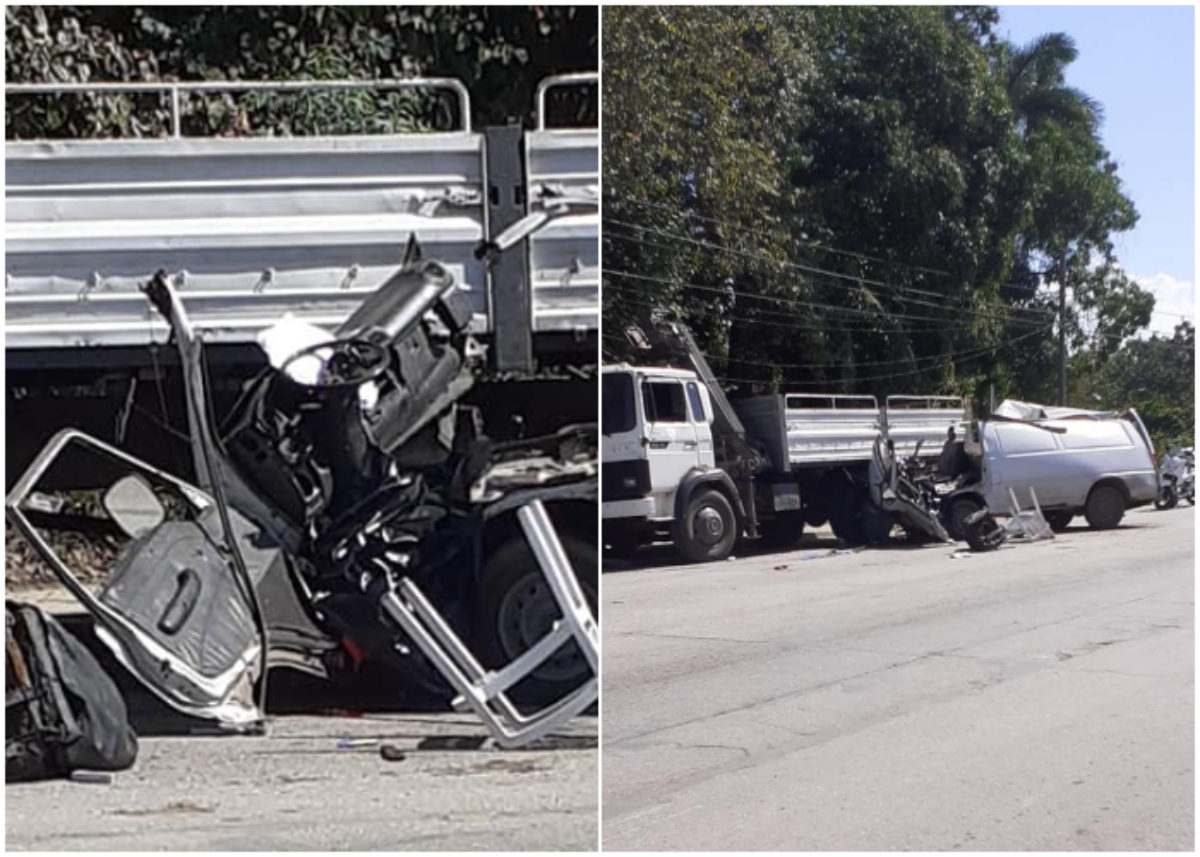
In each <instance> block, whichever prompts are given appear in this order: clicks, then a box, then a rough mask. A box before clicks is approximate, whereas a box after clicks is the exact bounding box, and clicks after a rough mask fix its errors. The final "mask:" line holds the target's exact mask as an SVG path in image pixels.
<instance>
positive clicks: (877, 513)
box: [859, 502, 894, 547]
mask: <svg viewBox="0 0 1200 857" xmlns="http://www.w3.org/2000/svg"><path fill="white" fill-rule="evenodd" d="M859 520H860V521H861V522H862V524H861V526H862V534H863V538H864V539H865V540H866V543H867V544H869V545H872V546H874V547H878V546H879V545H886V544H888V543H889V542H890V541H891V540H892V524H893V523H894V522H893V521H892V516H891V515H889V514H888V513H887V512H885V511H884V510H883V509H880V508H879V507H878V506H876V505H875V504H874V503H871V502H866V503H863V505H862V509H861V511H860V514H859Z"/></svg>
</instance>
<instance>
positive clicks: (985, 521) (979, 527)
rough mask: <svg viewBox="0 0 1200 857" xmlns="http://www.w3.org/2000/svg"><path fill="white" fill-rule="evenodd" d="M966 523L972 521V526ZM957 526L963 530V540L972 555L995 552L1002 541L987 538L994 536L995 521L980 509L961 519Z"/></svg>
mask: <svg viewBox="0 0 1200 857" xmlns="http://www.w3.org/2000/svg"><path fill="white" fill-rule="evenodd" d="M968 521H974V522H975V524H974V526H972V525H971V524H969V523H967V522H968ZM959 525H960V526H961V527H962V528H963V540H964V541H965V542H966V543H967V547H969V548H970V549H971V552H972V553H985V552H987V551H991V550H995V549H996V548H998V547H1000V545H1001V544H1002V543H1003V540H1000V541H996V540H995V539H989V538H988V537H987V535H988V534H993V535H994V532H995V529H996V521H995V520H994V519H993V518H992V516H991V515H990V514H988V513H987V512H986V511H983V510H982V509H980V510H978V511H975V512H972V513H971V514H969V515H967V516H965V517H964V518H962V519H961V521H960V523H959Z"/></svg>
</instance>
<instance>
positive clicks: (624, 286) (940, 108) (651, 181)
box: [602, 6, 1191, 413]
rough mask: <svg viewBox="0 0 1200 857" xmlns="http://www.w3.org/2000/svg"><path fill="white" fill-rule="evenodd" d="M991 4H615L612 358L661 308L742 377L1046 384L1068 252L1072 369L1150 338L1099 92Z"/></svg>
mask: <svg viewBox="0 0 1200 857" xmlns="http://www.w3.org/2000/svg"><path fill="white" fill-rule="evenodd" d="M997 21H998V14H997V12H996V10H995V9H994V8H991V7H903V6H888V7H870V6H857V7H838V6H822V7H765V8H764V7H744V8H743V7H737V8H733V7H725V8H687V7H663V8H659V7H613V8H607V9H606V10H605V14H604V48H603V50H604V107H603V126H602V127H603V137H604V139H603V146H604V149H603V151H604V222H603V241H604V248H603V251H604V256H603V258H604V268H605V272H604V292H603V294H604V346H605V350H606V352H607V354H608V356H609V357H610V358H621V359H630V360H635V361H636V360H638V354H637V350H636V348H634V347H633V346H631V345H630V344H629V343H628V341H627V339H626V337H625V336H624V335H623V331H624V328H625V327H626V326H627V325H629V324H638V325H639V326H643V327H644V326H646V325H651V324H652V323H653V318H654V317H657V316H659V315H662V314H667V315H673V316H678V317H680V318H681V319H683V320H684V321H685V322H687V323H688V324H689V325H690V326H691V328H692V329H693V330H694V331H695V333H696V336H697V340H698V341H699V343H700V345H701V347H702V348H703V349H704V350H705V352H706V354H707V355H708V356H709V358H710V362H711V363H712V364H713V366H714V369H715V370H716V371H717V374H718V375H719V376H721V377H722V378H723V379H724V380H725V382H726V383H727V384H728V385H730V386H732V387H736V388H739V389H742V390H745V391H750V390H770V389H788V390H831V391H845V392H859V393H875V394H878V395H886V394H889V393H897V392H925V393H934V392H952V393H963V394H972V395H973V396H975V397H976V400H977V401H979V400H982V401H986V400H987V396H988V394H989V392H993V393H994V395H995V398H996V401H999V400H1000V399H1001V398H1002V397H1005V396H1019V397H1023V398H1028V399H1034V400H1042V401H1050V400H1052V398H1053V396H1054V388H1055V377H1056V376H1055V366H1056V362H1057V345H1056V343H1057V324H1058V304H1057V283H1058V282H1059V277H1060V270H1065V274H1066V283H1067V286H1068V292H1069V295H1070V304H1069V307H1068V313H1067V318H1066V325H1065V327H1066V334H1067V337H1068V341H1069V343H1070V346H1071V352H1072V354H1073V355H1075V357H1076V358H1077V359H1075V360H1074V361H1073V365H1076V366H1081V365H1082V363H1081V362H1080V360H1081V359H1082V356H1083V355H1085V354H1086V355H1088V360H1089V361H1090V362H1089V364H1088V365H1089V367H1090V370H1089V371H1094V370H1095V369H1096V367H1097V366H1107V365H1109V364H1110V363H1111V364H1113V365H1116V363H1117V362H1119V361H1123V360H1125V359H1126V358H1127V356H1128V355H1129V354H1130V353H1133V352H1132V350H1131V349H1138V348H1141V347H1142V346H1140V345H1136V344H1135V343H1130V344H1128V345H1125V346H1123V345H1122V343H1123V342H1125V341H1126V340H1127V339H1128V338H1129V337H1130V336H1131V335H1133V334H1135V333H1136V332H1137V331H1139V330H1140V329H1143V328H1145V327H1146V325H1147V324H1148V323H1149V320H1150V313H1151V311H1152V309H1153V296H1152V295H1151V294H1149V293H1148V292H1147V291H1145V290H1144V289H1142V288H1141V287H1139V286H1138V285H1137V284H1136V283H1135V282H1133V281H1132V280H1131V279H1130V278H1129V277H1128V276H1126V275H1125V274H1124V272H1123V271H1122V270H1121V268H1120V265H1119V261H1118V259H1117V258H1116V256H1115V254H1114V250H1113V243H1112V239H1113V237H1114V235H1115V234H1117V233H1119V232H1122V231H1125V230H1128V229H1131V228H1132V227H1133V226H1134V225H1135V224H1136V222H1137V211H1136V209H1135V206H1134V204H1133V202H1132V200H1130V199H1129V197H1128V195H1127V194H1126V193H1125V190H1124V188H1123V186H1122V184H1121V180H1120V177H1119V175H1118V171H1117V168H1116V165H1115V163H1114V162H1113V160H1112V158H1111V156H1110V154H1109V153H1108V152H1107V151H1106V150H1105V148H1104V146H1103V145H1102V143H1101V140H1100V137H1099V129H1100V126H1101V122H1102V118H1103V112H1102V108H1101V105H1099V104H1098V103H1097V102H1096V101H1095V100H1094V99H1092V98H1090V97H1089V96H1088V95H1087V94H1086V93H1083V92H1080V91H1079V90H1077V89H1074V88H1072V87H1070V86H1068V85H1067V83H1066V69H1067V67H1068V66H1069V65H1070V63H1071V62H1072V61H1074V59H1075V58H1076V55H1077V49H1076V47H1075V45H1074V43H1073V41H1072V40H1071V38H1070V37H1069V36H1068V35H1066V34H1048V35H1047V36H1044V37H1043V38H1040V39H1038V40H1036V41H1034V42H1033V43H1031V44H1029V45H1024V46H1017V45H1012V44H1009V43H1008V42H1006V41H1004V40H1002V39H1000V38H998V37H997V36H996V35H995V33H994V32H993V27H994V25H995V24H996V22H997ZM1146 347H1150V346H1146ZM1172 347H1174V348H1176V352H1175V353H1179V347H1177V346H1172ZM1156 353H1157V352H1156ZM1189 365H1190V364H1189ZM1114 371H1115V370H1114ZM1113 384H1114V385H1115V384H1116V382H1115V381H1114V382H1113ZM1106 389H1107V390H1108V391H1109V393H1111V394H1115V392H1116V390H1117V388H1116V386H1113V385H1109V387H1108V388H1106ZM1071 390H1072V396H1088V395H1091V394H1089V393H1085V392H1083V391H1082V388H1081V385H1080V384H1079V383H1072V384H1071ZM1129 392H1130V394H1131V395H1133V393H1134V391H1133V390H1132V389H1131V390H1130V391H1129ZM1176 392H1177V393H1178V395H1179V397H1182V396H1183V395H1184V393H1183V391H1182V390H1180V391H1176ZM1186 395H1187V399H1186V406H1187V409H1188V411H1189V413H1190V409H1191V394H1190V392H1189V393H1187V394H1186ZM1135 398H1136V397H1135ZM1179 402H1180V404H1181V405H1183V404H1185V403H1184V401H1183V399H1182V398H1180V399H1179ZM1074 403H1075V404H1079V405H1087V404H1088V402H1087V401H1078V402H1074ZM1092 404H1093V406H1094V402H1093V403H1092ZM1127 404H1136V401H1134V400H1130V401H1127V402H1109V403H1106V406H1114V405H1127Z"/></svg>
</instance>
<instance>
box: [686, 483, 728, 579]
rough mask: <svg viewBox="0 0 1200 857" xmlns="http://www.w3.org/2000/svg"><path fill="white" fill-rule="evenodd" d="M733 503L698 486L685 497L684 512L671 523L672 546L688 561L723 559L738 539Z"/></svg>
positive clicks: (712, 490)
mask: <svg viewBox="0 0 1200 857" xmlns="http://www.w3.org/2000/svg"><path fill="white" fill-rule="evenodd" d="M737 536H738V527H737V518H736V517H735V516H734V514H733V506H731V505H730V503H729V499H728V498H727V497H726V496H725V495H724V494H722V493H721V492H720V491H716V490H714V489H712V488H701V489H699V490H698V491H696V493H694V494H693V495H692V496H691V497H689V498H688V501H687V506H686V508H685V509H684V512H683V515H682V516H681V517H679V518H677V519H676V520H675V521H673V522H672V523H671V539H672V540H673V541H674V542H675V548H676V550H678V551H679V553H680V554H682V555H683V557H684V558H685V559H688V560H690V561H691V562H710V561H713V560H721V559H725V557H727V556H729V554H730V552H731V551H732V550H733V544H734V542H736V541H737Z"/></svg>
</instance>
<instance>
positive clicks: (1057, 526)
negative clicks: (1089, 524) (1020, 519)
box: [1042, 509, 1075, 533]
mask: <svg viewBox="0 0 1200 857" xmlns="http://www.w3.org/2000/svg"><path fill="white" fill-rule="evenodd" d="M1042 517H1043V518H1045V519H1046V523H1047V524H1049V525H1050V529H1052V530H1054V532H1056V533H1061V532H1062V531H1063V530H1065V529H1066V528H1067V526H1068V525H1069V524H1070V523H1071V521H1072V520H1073V519H1074V517H1075V515H1074V513H1072V512H1068V511H1066V510H1063V509H1059V510H1056V511H1053V512H1043V513H1042Z"/></svg>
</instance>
